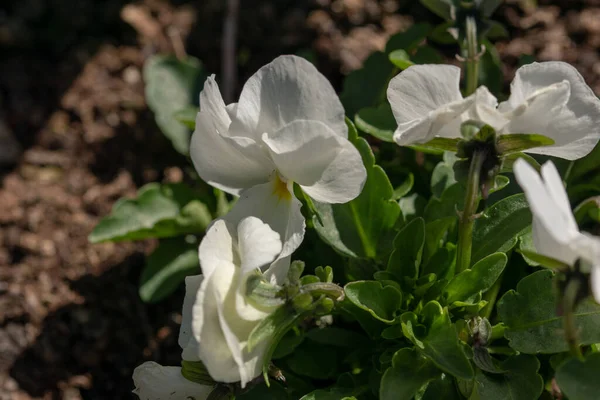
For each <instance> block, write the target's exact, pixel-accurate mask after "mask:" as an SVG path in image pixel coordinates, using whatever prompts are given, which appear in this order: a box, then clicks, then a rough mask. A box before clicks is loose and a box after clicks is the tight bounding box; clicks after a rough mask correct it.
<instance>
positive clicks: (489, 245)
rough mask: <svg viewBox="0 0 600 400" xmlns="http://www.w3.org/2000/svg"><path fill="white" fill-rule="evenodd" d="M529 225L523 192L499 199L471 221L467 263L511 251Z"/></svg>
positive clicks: (529, 212)
mask: <svg viewBox="0 0 600 400" xmlns="http://www.w3.org/2000/svg"><path fill="white" fill-rule="evenodd" d="M530 225H531V211H529V205H528V204H527V200H526V199H525V195H523V194H516V195H513V196H510V197H507V198H505V199H503V200H500V201H499V202H497V203H496V204H494V205H493V206H492V207H490V208H488V209H487V210H486V211H485V212H484V213H483V216H481V217H480V218H478V219H477V220H476V221H475V227H474V229H473V253H472V256H471V260H472V261H471V262H472V263H476V262H477V261H479V260H481V259H482V258H483V257H485V256H486V255H488V254H492V253H495V252H504V253H505V252H507V251H509V250H511V249H512V248H513V247H514V246H515V245H516V244H517V241H518V238H519V236H520V235H522V234H523V233H525V232H526V230H527V229H528V228H529V226H530Z"/></svg>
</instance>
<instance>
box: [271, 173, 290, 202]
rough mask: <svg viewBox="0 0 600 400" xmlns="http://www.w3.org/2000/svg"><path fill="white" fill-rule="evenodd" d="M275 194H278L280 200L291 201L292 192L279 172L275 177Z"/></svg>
mask: <svg viewBox="0 0 600 400" xmlns="http://www.w3.org/2000/svg"><path fill="white" fill-rule="evenodd" d="M273 194H274V195H276V196H277V197H278V198H279V199H280V200H287V201H290V200H291V199H292V194H291V193H290V191H289V190H288V183H287V182H286V181H284V180H283V179H281V177H280V176H279V174H277V173H276V174H275V178H274V179H273Z"/></svg>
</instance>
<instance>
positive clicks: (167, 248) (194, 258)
mask: <svg viewBox="0 0 600 400" xmlns="http://www.w3.org/2000/svg"><path fill="white" fill-rule="evenodd" d="M199 273H200V265H199V264H198V243H196V242H192V243H188V242H186V241H185V240H184V239H183V238H182V237H180V238H173V239H164V240H161V241H160V244H159V245H158V247H157V248H156V250H154V251H153V252H152V254H150V255H149V256H148V258H146V266H145V267H144V269H143V270H142V276H141V277H140V289H139V293H140V297H141V298H142V300H144V301H145V302H146V303H156V302H158V301H160V300H162V299H164V298H165V297H167V296H168V295H170V294H171V293H173V292H174V291H175V289H177V287H178V286H179V285H180V284H181V283H182V282H183V280H184V279H185V277H186V276H188V275H194V274H199Z"/></svg>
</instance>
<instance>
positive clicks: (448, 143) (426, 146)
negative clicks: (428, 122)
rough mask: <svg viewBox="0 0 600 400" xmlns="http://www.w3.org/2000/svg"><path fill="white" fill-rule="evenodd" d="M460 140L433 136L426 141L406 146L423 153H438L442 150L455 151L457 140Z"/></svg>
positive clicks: (458, 140)
mask: <svg viewBox="0 0 600 400" xmlns="http://www.w3.org/2000/svg"><path fill="white" fill-rule="evenodd" d="M460 140H461V139H449V138H434V139H431V140H430V141H429V142H427V143H419V144H413V145H410V146H408V147H410V148H411V149H413V150H415V151H422V152H424V153H433V154H439V153H443V152H444V151H451V152H453V153H456V150H457V149H458V142H460Z"/></svg>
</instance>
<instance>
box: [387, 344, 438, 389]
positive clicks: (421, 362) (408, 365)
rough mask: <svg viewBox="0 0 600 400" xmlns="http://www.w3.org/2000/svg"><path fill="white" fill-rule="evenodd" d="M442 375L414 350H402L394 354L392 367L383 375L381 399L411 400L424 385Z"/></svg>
mask: <svg viewBox="0 0 600 400" xmlns="http://www.w3.org/2000/svg"><path fill="white" fill-rule="evenodd" d="M440 375H441V371H440V370H439V369H438V368H437V367H436V366H435V365H434V364H433V363H432V362H431V361H429V360H428V359H427V358H425V357H423V356H421V355H420V354H419V353H418V352H416V351H415V350H414V349H412V348H404V349H400V350H398V351H397V352H396V354H394V358H393V359H392V366H391V367H390V368H388V369H387V371H385V373H384V374H383V378H382V379H381V386H380V388H379V398H380V399H381V400H410V399H412V398H413V397H414V395H415V394H416V393H417V391H418V390H419V389H420V388H421V387H422V386H423V385H425V384H426V383H427V382H429V381H431V380H433V379H436V378H438V377H439V376H440Z"/></svg>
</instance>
